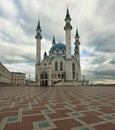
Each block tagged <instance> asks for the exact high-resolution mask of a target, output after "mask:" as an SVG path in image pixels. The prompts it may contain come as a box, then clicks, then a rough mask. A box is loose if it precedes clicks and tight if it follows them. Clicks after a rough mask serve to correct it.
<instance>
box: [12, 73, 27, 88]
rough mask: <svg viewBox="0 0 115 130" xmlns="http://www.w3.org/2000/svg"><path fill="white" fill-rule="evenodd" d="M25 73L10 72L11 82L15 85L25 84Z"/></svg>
mask: <svg viewBox="0 0 115 130" xmlns="http://www.w3.org/2000/svg"><path fill="white" fill-rule="evenodd" d="M25 79H26V74H24V73H20V72H11V84H12V85H16V86H24V85H25Z"/></svg>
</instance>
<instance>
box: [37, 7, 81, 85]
mask: <svg viewBox="0 0 115 130" xmlns="http://www.w3.org/2000/svg"><path fill="white" fill-rule="evenodd" d="M64 30H65V44H64V43H61V42H59V43H57V42H56V41H55V37H54V36H53V40H52V47H51V48H50V50H49V54H47V53H46V52H44V56H43V60H41V45H42V42H41V39H42V35H41V26H40V22H39V21H38V25H37V29H36V36H35V38H36V67H35V78H36V85H37V86H53V85H63V86H64V85H78V84H80V83H81V66H80V53H79V47H80V41H79V34H78V30H77V29H76V34H75V42H74V45H75V47H74V54H73V55H71V30H72V25H71V17H70V13H69V9H68V8H67V12H66V16H65V26H64Z"/></svg>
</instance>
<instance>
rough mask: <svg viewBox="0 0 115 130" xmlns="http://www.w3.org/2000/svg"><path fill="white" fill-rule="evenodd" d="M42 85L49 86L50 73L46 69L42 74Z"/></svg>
mask: <svg viewBox="0 0 115 130" xmlns="http://www.w3.org/2000/svg"><path fill="white" fill-rule="evenodd" d="M40 80H41V82H40V86H48V74H47V73H46V72H45V71H44V72H42V73H41V75H40Z"/></svg>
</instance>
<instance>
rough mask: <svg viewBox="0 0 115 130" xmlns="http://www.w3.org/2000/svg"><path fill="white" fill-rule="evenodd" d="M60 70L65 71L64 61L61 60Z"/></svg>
mask: <svg viewBox="0 0 115 130" xmlns="http://www.w3.org/2000/svg"><path fill="white" fill-rule="evenodd" d="M60 71H63V62H62V61H61V62H60Z"/></svg>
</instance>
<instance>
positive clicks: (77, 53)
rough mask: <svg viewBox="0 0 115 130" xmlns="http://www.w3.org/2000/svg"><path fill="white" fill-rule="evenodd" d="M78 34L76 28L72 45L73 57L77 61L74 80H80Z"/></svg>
mask: <svg viewBox="0 0 115 130" xmlns="http://www.w3.org/2000/svg"><path fill="white" fill-rule="evenodd" d="M79 38H80V37H79V34H78V29H76V34H75V42H74V45H75V49H74V51H75V53H74V55H75V58H76V60H77V63H78V66H77V70H76V76H77V77H76V78H77V79H76V80H77V81H81V66H80V54H79V45H80V41H79Z"/></svg>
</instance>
